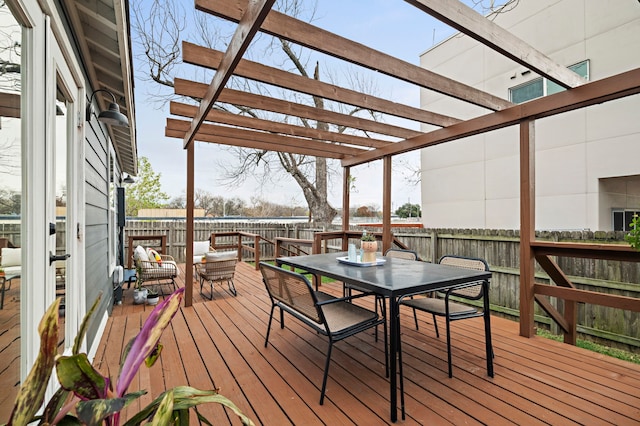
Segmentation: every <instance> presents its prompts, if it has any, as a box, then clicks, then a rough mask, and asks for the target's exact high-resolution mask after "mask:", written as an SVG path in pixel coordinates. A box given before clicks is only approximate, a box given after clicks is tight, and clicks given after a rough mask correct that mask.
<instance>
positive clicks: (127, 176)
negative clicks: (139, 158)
mask: <svg viewBox="0 0 640 426" xmlns="http://www.w3.org/2000/svg"><path fill="white" fill-rule="evenodd" d="M122 182H124V183H134V182H135V179H133V176H131V175H130V174H129V173H125V176H124V179H122Z"/></svg>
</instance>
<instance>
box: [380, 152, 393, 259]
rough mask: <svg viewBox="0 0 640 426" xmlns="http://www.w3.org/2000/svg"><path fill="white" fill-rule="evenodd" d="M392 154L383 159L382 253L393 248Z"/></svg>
mask: <svg viewBox="0 0 640 426" xmlns="http://www.w3.org/2000/svg"><path fill="white" fill-rule="evenodd" d="M392 158H393V157H392V156H390V155H386V156H385V157H384V158H383V159H382V161H383V174H384V178H383V183H382V186H383V188H382V253H386V251H387V250H389V249H390V248H391V241H392V236H391V160H392Z"/></svg>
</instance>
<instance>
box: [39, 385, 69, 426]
mask: <svg viewBox="0 0 640 426" xmlns="http://www.w3.org/2000/svg"><path fill="white" fill-rule="evenodd" d="M70 394H71V393H70V392H69V391H67V390H65V389H63V388H58V390H57V391H56V393H55V394H53V396H52V397H51V399H50V400H49V402H48V403H47V406H46V407H45V409H44V412H43V413H42V421H41V423H44V424H48V423H52V422H53V420H54V419H55V418H56V416H57V415H58V413H59V412H60V409H61V408H62V407H63V405H64V403H65V401H66V400H67V398H68V397H69V395H70Z"/></svg>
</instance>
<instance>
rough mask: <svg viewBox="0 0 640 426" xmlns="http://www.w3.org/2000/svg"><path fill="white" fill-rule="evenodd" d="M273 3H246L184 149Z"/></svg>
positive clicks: (259, 0)
mask: <svg viewBox="0 0 640 426" xmlns="http://www.w3.org/2000/svg"><path fill="white" fill-rule="evenodd" d="M274 3H275V0H255V1H250V2H248V4H247V8H246V11H245V12H244V14H243V15H242V18H241V19H240V21H239V23H238V27H237V28H236V31H235V33H234V34H233V37H232V38H231V42H230V43H229V48H228V49H227V51H226V52H225V54H224V57H223V58H222V62H221V63H220V67H219V68H218V72H216V73H215V75H214V76H213V79H212V80H211V84H210V85H209V87H208V88H207V92H206V94H205V96H204V98H203V99H202V102H200V110H199V111H198V115H197V116H196V117H195V118H194V120H193V121H192V122H191V128H190V129H189V131H188V132H187V134H186V135H185V136H184V147H185V148H188V147H189V145H190V144H191V142H192V141H193V137H194V136H195V134H196V133H197V132H198V129H199V128H200V126H201V125H202V122H203V121H204V117H205V116H206V115H207V113H208V112H209V111H210V110H211V107H212V106H213V104H214V102H216V100H217V98H218V96H219V95H220V92H222V89H224V86H225V85H226V84H227V81H229V79H230V78H231V76H232V75H233V70H234V69H235V67H236V65H237V64H238V62H240V59H241V58H242V55H243V54H244V52H245V51H246V50H247V48H248V47H249V43H251V41H252V40H253V37H254V36H255V34H256V33H257V32H258V29H260V25H261V24H262V22H263V21H264V19H265V18H266V17H267V15H268V14H269V11H270V10H271V7H272V6H273V4H274Z"/></svg>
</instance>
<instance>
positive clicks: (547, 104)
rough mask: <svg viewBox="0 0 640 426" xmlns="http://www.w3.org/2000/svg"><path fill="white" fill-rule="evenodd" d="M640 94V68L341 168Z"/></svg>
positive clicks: (387, 149) (413, 140)
mask: <svg viewBox="0 0 640 426" xmlns="http://www.w3.org/2000/svg"><path fill="white" fill-rule="evenodd" d="M638 93H640V68H636V69H634V70H631V71H627V72H623V73H621V74H618V75H614V76H612V77H608V78H604V79H602V80H597V81H594V82H592V83H587V84H584V85H582V86H580V87H576V88H575V89H571V90H568V91H564V92H559V93H555V94H553V95H549V96H545V97H543V98H539V99H534V100H532V101H529V102H526V103H523V104H519V105H514V106H512V107H511V108H508V109H505V110H503V111H497V112H494V113H491V114H487V115H483V116H480V117H477V118H472V119H470V120H467V121H464V122H462V123H459V124H454V125H453V126H449V127H446V128H444V129H438V130H434V131H432V132H429V133H424V134H422V135H420V136H416V137H414V138H411V139H407V140H405V141H402V142H396V143H394V144H393V145H389V146H386V147H384V148H380V149H376V150H373V151H368V152H366V153H364V154H361V155H360V156H358V157H354V158H348V159H345V160H342V165H343V166H355V165H358V164H363V163H367V162H369V161H374V160H378V159H381V158H383V157H384V156H385V155H397V154H402V153H405V152H409V151H414V150H416V149H421V148H425V147H428V146H433V145H438V144H441V143H444V142H449V141H453V140H456V139H462V138H465V137H468V136H473V135H477V134H480V133H485V132H488V131H492V130H497V129H502V128H504V127H508V126H512V125H515V124H518V123H520V122H522V121H525V120H536V119H539V118H544V117H550V116H552V115H556V114H560V113H563V112H568V111H573V110H576V109H580V108H584V107H587V106H591V105H596V104H599V103H602V102H606V101H610V100H613V99H620V98H623V97H626V96H630V95H635V94H638Z"/></svg>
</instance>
